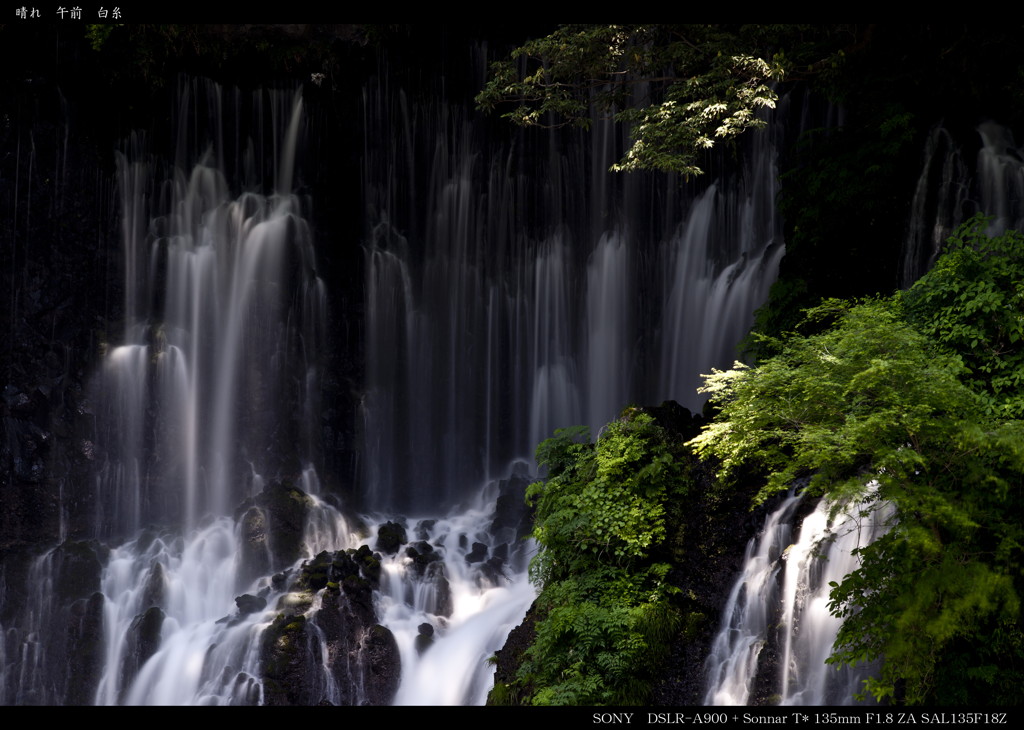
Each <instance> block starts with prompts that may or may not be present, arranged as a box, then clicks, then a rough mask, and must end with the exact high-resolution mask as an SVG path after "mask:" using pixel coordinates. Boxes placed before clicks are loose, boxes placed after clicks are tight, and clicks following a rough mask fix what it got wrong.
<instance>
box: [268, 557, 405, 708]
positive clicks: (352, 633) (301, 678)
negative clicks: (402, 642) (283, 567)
mask: <svg viewBox="0 0 1024 730" xmlns="http://www.w3.org/2000/svg"><path fill="white" fill-rule="evenodd" d="M379 578H380V556H379V555H375V554H372V553H371V552H370V550H369V548H368V547H367V546H365V545H364V546H362V547H360V548H359V550H339V551H337V552H333V553H332V552H326V551H325V552H322V553H320V554H319V555H317V556H316V557H315V558H313V559H312V560H308V561H306V562H305V563H304V564H303V566H302V569H301V571H299V574H298V575H297V576H296V577H295V579H294V581H293V582H292V585H291V591H290V592H289V593H288V594H286V595H285V596H284V597H283V598H282V599H281V601H280V602H279V604H278V609H279V611H280V613H279V614H278V616H277V618H275V619H274V621H273V623H272V624H271V626H270V627H269V628H268V629H267V630H266V632H264V635H263V644H262V647H261V652H262V670H263V699H264V702H265V703H266V704H268V705H316V704H344V705H354V704H371V705H382V704H388V703H389V702H390V701H391V700H392V699H393V697H394V694H395V692H396V691H397V689H398V679H399V675H400V673H401V659H400V656H399V653H398V645H397V643H396V642H395V638H394V636H393V635H392V633H391V631H390V630H388V629H387V628H385V627H383V626H380V625H379V624H378V623H377V617H376V614H375V611H374V608H373V589H374V587H375V586H376V585H377V582H378V581H379Z"/></svg>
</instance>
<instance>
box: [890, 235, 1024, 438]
mask: <svg viewBox="0 0 1024 730" xmlns="http://www.w3.org/2000/svg"><path fill="white" fill-rule="evenodd" d="M986 224H987V221H986V220H985V219H984V218H981V217H976V218H974V219H972V220H971V221H969V222H968V223H967V224H966V225H965V226H963V227H961V229H960V230H959V231H957V233H956V234H954V235H953V236H951V237H950V239H949V240H948V241H947V243H946V249H945V253H944V255H943V256H942V257H941V258H940V259H939V260H938V261H937V262H936V264H935V268H934V269H932V271H930V272H929V273H928V275H927V276H925V277H923V278H922V279H921V280H920V281H919V282H917V284H915V285H914V287H913V289H911V290H910V292H908V294H907V296H906V306H907V312H908V315H909V317H910V319H911V321H913V322H914V323H915V324H917V326H918V327H919V328H920V330H921V331H922V332H924V333H925V334H926V335H927V336H928V337H929V338H931V339H932V340H933V341H935V342H938V343H941V345H942V346H943V347H944V348H946V349H948V350H950V351H952V352H955V353H957V355H958V356H959V357H960V358H961V360H962V362H963V364H964V366H965V367H966V369H967V372H968V375H967V378H966V380H967V382H968V383H969V384H970V385H971V387H972V388H974V389H975V390H977V391H980V392H983V393H986V394H988V395H989V396H991V402H990V404H989V407H990V408H994V409H999V410H1000V411H1001V412H1002V413H1003V414H1004V415H1006V416H1011V417H1014V418H1021V417H1024V235H1022V234H1021V233H1019V232H1018V231H1009V232H1007V233H1006V234H1004V235H1002V236H999V237H997V238H989V237H988V236H987V235H986V234H985V226H986Z"/></svg>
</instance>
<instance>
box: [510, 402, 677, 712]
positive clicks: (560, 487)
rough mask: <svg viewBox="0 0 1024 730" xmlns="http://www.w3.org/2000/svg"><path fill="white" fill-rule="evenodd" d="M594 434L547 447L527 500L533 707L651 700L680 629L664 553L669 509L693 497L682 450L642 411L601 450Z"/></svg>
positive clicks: (566, 436) (614, 426)
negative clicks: (531, 517)
mask: <svg viewBox="0 0 1024 730" xmlns="http://www.w3.org/2000/svg"><path fill="white" fill-rule="evenodd" d="M586 435H587V432H586V429H582V428H575V429H561V430H559V431H556V432H555V436H554V438H551V439H548V440H547V441H545V442H544V443H542V444H541V445H540V446H539V447H538V449H537V460H538V463H540V464H541V465H542V466H546V467H547V469H548V478H547V479H546V480H545V481H543V482H537V483H535V484H533V485H531V486H530V488H529V490H528V492H527V499H528V500H529V501H531V502H532V503H533V504H534V505H535V507H536V523H535V525H536V526H535V530H534V537H535V539H536V540H537V541H538V543H540V551H539V553H538V555H537V556H536V557H535V558H534V561H533V563H532V564H531V577H532V579H533V580H534V581H536V582H537V583H538V584H539V585H541V586H542V591H541V593H540V596H539V597H538V599H537V606H538V609H539V612H540V619H539V620H538V621H537V624H536V639H535V641H534V643H533V645H532V646H531V647H530V648H529V649H528V650H527V652H526V656H525V661H524V663H523V665H522V666H521V667H520V670H519V674H518V680H517V684H518V686H520V687H529V688H532V689H533V694H532V696H531V697H530V698H529V701H530V702H531V703H532V704H535V705H554V704H571V705H579V704H640V703H643V702H645V701H646V700H647V698H648V697H649V693H650V689H651V685H652V682H653V679H654V677H655V675H654V672H655V671H656V668H657V666H658V663H659V662H660V661H661V660H662V659H663V658H664V655H665V653H666V652H667V647H668V640H669V638H670V637H671V636H672V635H673V633H674V632H675V631H676V629H677V628H678V626H679V623H680V619H679V612H678V611H677V610H676V609H675V608H674V607H673V606H672V605H671V602H670V600H669V599H670V597H671V595H672V594H673V592H674V590H675V589H673V588H672V587H671V586H670V585H669V584H668V582H667V580H666V576H667V574H668V571H669V565H668V564H667V563H665V562H662V561H661V560H659V559H658V555H659V549H660V548H661V544H662V543H663V542H664V540H665V535H666V526H665V503H666V501H667V500H670V499H678V498H680V497H682V496H683V495H684V494H685V493H686V485H687V481H686V478H685V474H684V470H683V467H682V466H681V461H680V459H679V458H678V457H679V454H680V449H681V444H679V442H678V441H673V440H672V439H671V438H670V437H669V436H668V435H667V434H666V433H665V432H664V431H663V430H662V429H661V428H660V427H659V426H657V425H656V424H655V423H654V420H653V419H652V418H651V416H649V415H648V414H645V413H641V412H639V411H637V410H635V409H628V410H627V411H626V412H625V414H624V415H623V417H622V418H620V419H619V420H617V421H614V422H613V423H611V424H609V425H608V426H607V427H606V428H605V430H604V433H603V434H602V436H601V438H600V439H599V440H598V442H597V443H596V444H591V443H589V442H587V441H585V440H584V439H585V438H586ZM506 689H508V690H509V691H513V688H506Z"/></svg>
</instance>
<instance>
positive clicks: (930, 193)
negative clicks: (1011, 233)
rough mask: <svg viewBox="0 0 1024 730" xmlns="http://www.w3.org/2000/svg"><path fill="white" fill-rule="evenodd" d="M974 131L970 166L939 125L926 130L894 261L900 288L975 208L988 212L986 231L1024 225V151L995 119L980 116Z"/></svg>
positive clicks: (931, 260) (935, 254)
mask: <svg viewBox="0 0 1024 730" xmlns="http://www.w3.org/2000/svg"><path fill="white" fill-rule="evenodd" d="M975 131H976V133H977V135H978V140H977V141H978V144H979V146H978V152H977V156H976V159H975V160H974V164H973V166H971V165H968V164H967V160H965V158H966V157H967V155H966V154H965V152H964V150H963V148H962V146H961V145H960V144H958V143H957V141H956V139H955V138H954V136H953V135H952V133H950V131H949V130H947V129H946V128H945V127H943V126H941V125H939V126H936V127H935V128H934V129H932V131H931V132H930V134H929V136H928V140H927V143H926V144H925V151H924V162H923V165H922V168H921V174H920V176H919V177H918V181H917V186H916V187H915V189H914V197H913V201H912V203H911V214H910V220H909V222H908V225H907V237H906V240H905V241H904V244H903V255H902V258H901V261H900V286H901V287H903V288H909V287H910V286H911V285H913V283H914V282H915V281H917V279H919V278H920V277H921V276H922V275H923V274H924V273H925V272H927V271H928V270H929V269H930V268H931V267H932V264H934V263H935V259H937V258H938V256H939V253H941V251H942V246H943V244H945V242H946V239H947V238H949V236H950V235H951V234H952V233H953V232H954V231H955V230H956V228H957V227H958V226H959V225H960V224H961V223H963V222H964V221H966V220H967V219H968V218H970V217H971V216H972V215H974V214H975V213H984V214H985V215H988V216H991V218H992V220H991V222H990V224H989V227H988V230H987V231H986V232H987V234H988V235H990V236H998V235H999V234H1001V233H1003V232H1005V231H1007V230H1010V229H1018V230H1019V229H1020V228H1021V227H1022V226H1024V208H1022V206H1021V203H1020V201H1021V200H1022V199H1024V151H1022V150H1021V148H1020V147H1018V146H1017V144H1016V143H1015V142H1014V139H1013V134H1012V132H1011V131H1010V130H1009V129H1007V128H1006V127H1004V126H1002V125H1001V124H997V123H995V122H992V121H989V122H984V123H982V124H980V125H979V126H978V127H977V129H976V130H975Z"/></svg>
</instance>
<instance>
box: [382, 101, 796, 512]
mask: <svg viewBox="0 0 1024 730" xmlns="http://www.w3.org/2000/svg"><path fill="white" fill-rule="evenodd" d="M366 94H367V99H368V101H367V109H368V114H371V116H370V117H369V119H368V120H367V122H366V123H367V127H368V129H370V130H372V133H371V134H370V135H369V136H368V138H367V140H366V148H367V159H368V160H369V161H370V162H369V163H368V164H367V165H366V169H367V173H366V179H365V181H364V185H365V186H366V190H367V215H368V217H369V219H370V223H371V233H370V235H369V236H368V238H367V241H366V243H365V261H366V277H365V281H366V287H365V292H366V317H367V322H368V323H371V325H370V326H368V327H367V339H366V358H367V384H366V396H365V399H364V411H363V416H364V430H365V434H366V443H367V453H368V458H367V469H366V493H367V500H368V501H369V503H370V504H371V506H373V507H375V508H380V507H381V506H383V505H389V506H390V507H391V508H392V509H394V508H396V507H397V508H400V509H413V510H422V509H423V508H425V507H426V506H428V505H430V504H433V503H436V502H441V503H443V504H446V505H454V504H458V502H459V500H460V499H463V498H465V497H466V496H467V492H466V487H471V486H473V485H476V484H479V483H481V482H483V481H486V480H488V479H490V478H493V477H494V476H495V475H501V474H502V473H504V469H505V468H506V466H507V464H508V463H509V462H510V461H511V460H515V459H521V458H528V457H529V455H530V454H531V453H532V451H533V449H534V448H535V446H536V444H537V443H538V442H539V441H541V440H543V439H545V438H548V437H549V436H550V435H551V434H552V432H553V430H554V429H555V428H561V427H566V426H569V425H575V424H585V425H588V426H589V427H590V428H591V430H592V432H593V433H596V432H597V430H598V429H599V428H600V426H602V425H603V424H604V423H606V422H608V421H609V420H611V419H613V418H615V417H616V416H617V415H618V413H619V412H620V411H621V409H622V408H623V407H625V406H626V405H628V404H630V403H652V402H653V403H658V402H661V401H662V400H665V399H674V400H677V401H679V402H680V403H682V404H683V405H685V406H687V407H689V408H691V409H695V410H699V409H700V407H701V406H702V404H703V399H702V398H701V397H700V396H698V394H697V392H696V390H697V386H698V385H699V384H700V374H701V373H702V372H710V369H711V368H712V367H725V366H727V365H729V364H730V363H731V362H732V361H733V360H734V359H735V349H734V348H735V346H736V343H737V342H739V340H740V339H741V338H742V337H743V336H744V335H745V334H746V332H747V331H748V330H749V327H750V325H751V324H752V321H753V312H754V310H755V309H756V308H757V307H758V306H760V305H761V304H762V303H763V302H764V300H765V299H766V298H767V295H768V287H769V286H770V285H771V283H772V282H773V281H774V279H775V277H776V275H777V272H778V265H779V261H780V259H781V257H782V255H783V252H784V246H783V242H782V235H781V225H782V224H781V218H780V216H778V215H777V212H776V208H775V198H776V195H777V193H778V181H777V177H778V168H777V161H776V158H777V150H778V149H779V148H780V146H781V144H782V142H783V140H784V137H785V124H784V123H781V122H780V123H775V124H772V125H771V126H770V128H769V129H768V130H765V131H764V133H763V134H762V133H759V134H757V135H752V136H751V138H750V139H749V140H747V142H748V144H749V148H748V149H746V150H744V152H745V154H744V155H743V156H742V160H743V162H742V163H741V165H740V166H739V169H738V170H734V171H726V172H723V173H721V174H720V175H718V176H716V177H715V178H714V179H713V180H711V181H710V183H709V184H707V185H684V184H683V183H682V182H681V181H680V180H678V179H676V178H675V177H674V176H663V175H651V174H640V173H638V174H631V175H628V176H615V177H612V176H610V175H609V174H608V173H607V172H605V170H606V169H607V164H610V161H612V160H614V159H615V154H614V150H615V149H617V148H621V145H622V144H624V139H623V138H622V136H621V131H620V130H614V129H613V127H612V126H611V125H610V123H607V122H600V123H598V124H597V128H596V129H595V130H594V132H593V134H592V135H591V137H590V139H589V140H585V141H587V142H589V143H590V145H591V147H589V148H588V147H587V146H585V145H584V140H581V139H580V138H578V137H571V136H569V137H566V136H564V135H563V136H560V137H554V136H550V135H548V136H545V135H543V134H531V133H529V132H523V133H518V134H517V136H516V137H514V138H513V139H512V140H511V141H509V142H502V141H500V140H495V139H493V138H491V137H483V136H482V135H481V132H480V130H481V128H482V120H480V119H477V118H475V117H473V116H472V115H471V113H470V112H469V111H467V110H466V108H465V107H464V106H460V105H458V104H455V103H453V102H450V101H447V100H444V99H442V98H440V95H438V96H437V97H430V98H427V99H422V100H415V101H414V100H412V99H410V98H409V97H408V96H407V94H406V93H405V92H404V91H401V90H395V89H393V88H391V87H390V86H388V85H386V84H384V83H383V82H375V83H373V84H370V85H369V86H368V88H367V91H366ZM788 107H789V102H788V101H787V100H784V101H783V102H782V103H780V105H779V109H778V112H777V113H778V115H779V117H780V118H782V119H785V118H786V116H787V115H788ZM556 142H557V144H556ZM606 163H607V164H606ZM602 166H603V167H602Z"/></svg>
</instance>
